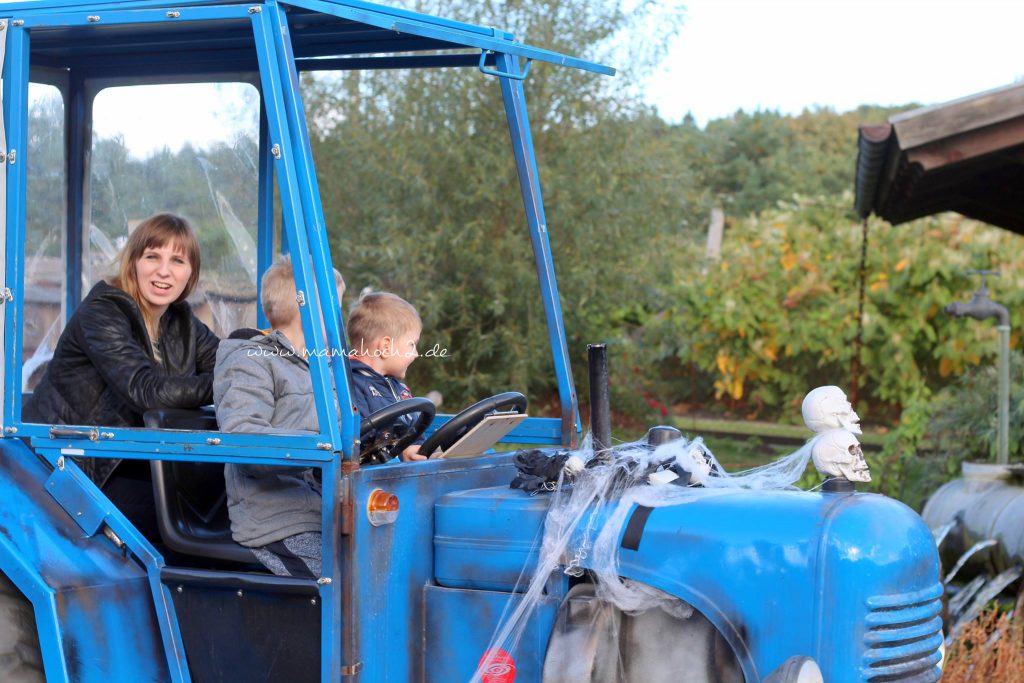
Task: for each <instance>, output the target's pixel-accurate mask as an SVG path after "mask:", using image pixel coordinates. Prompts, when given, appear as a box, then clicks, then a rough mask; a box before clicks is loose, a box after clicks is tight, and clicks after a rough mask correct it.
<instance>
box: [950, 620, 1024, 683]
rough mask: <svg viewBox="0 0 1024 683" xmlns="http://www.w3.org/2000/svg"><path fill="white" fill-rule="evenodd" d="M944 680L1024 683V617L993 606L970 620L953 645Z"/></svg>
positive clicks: (977, 682) (964, 682)
mask: <svg viewBox="0 0 1024 683" xmlns="http://www.w3.org/2000/svg"><path fill="white" fill-rule="evenodd" d="M942 683H1024V617H1022V616H1017V618H1015V619H1010V618H1009V615H1007V614H1006V613H1005V612H1004V613H1000V612H999V611H997V610H990V611H988V612H985V613H983V614H982V615H981V616H979V617H978V618H977V619H975V620H974V621H972V622H971V623H970V624H968V625H967V627H966V628H964V630H963V632H962V633H961V634H960V636H959V638H957V639H956V640H955V641H954V642H953V645H952V646H951V647H950V648H949V652H948V653H947V656H946V664H945V666H944V667H943V673H942Z"/></svg>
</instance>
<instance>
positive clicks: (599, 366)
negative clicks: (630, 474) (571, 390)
mask: <svg viewBox="0 0 1024 683" xmlns="http://www.w3.org/2000/svg"><path fill="white" fill-rule="evenodd" d="M587 366H588V369H589V370H590V433H591V435H592V436H593V437H594V453H601V452H602V451H607V450H608V449H609V448H611V445H612V418H611V406H610V404H609V401H608V349H607V348H606V347H605V345H604V344H589V345H588V346H587Z"/></svg>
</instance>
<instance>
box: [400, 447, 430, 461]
mask: <svg viewBox="0 0 1024 683" xmlns="http://www.w3.org/2000/svg"><path fill="white" fill-rule="evenodd" d="M398 458H399V459H400V460H401V461H402V462H410V461H412V460H426V459H427V456H425V455H421V454H420V447H419V446H418V445H416V444H413V445H412V446H409V447H408V448H406V449H405V450H404V451H402V454H401V455H400V456H398Z"/></svg>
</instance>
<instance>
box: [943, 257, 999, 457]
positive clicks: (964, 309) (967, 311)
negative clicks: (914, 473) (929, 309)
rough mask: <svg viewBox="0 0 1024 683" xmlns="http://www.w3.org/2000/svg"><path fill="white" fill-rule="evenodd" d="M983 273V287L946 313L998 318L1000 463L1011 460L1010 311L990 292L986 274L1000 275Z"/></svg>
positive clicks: (980, 273)
mask: <svg viewBox="0 0 1024 683" xmlns="http://www.w3.org/2000/svg"><path fill="white" fill-rule="evenodd" d="M976 272H977V274H979V275H981V276H982V280H981V287H979V288H978V291H976V292H975V293H974V296H973V297H971V300H970V301H969V302H967V303H960V302H959V301H957V302H954V303H951V304H949V305H948V306H946V313H948V314H950V315H952V316H953V317H956V318H959V317H963V316H969V317H971V318H975V319H976V320H984V319H986V318H995V319H996V320H997V321H998V327H997V328H996V329H998V330H999V367H998V368H997V369H998V373H999V382H998V387H997V394H996V401H997V403H996V405H997V416H998V421H999V422H998V432H997V436H996V463H998V464H1000V465H1006V464H1008V463H1009V462H1010V445H1009V444H1010V312H1009V311H1008V310H1007V309H1006V306H1003V305H1002V304H997V303H996V302H995V301H993V300H992V299H991V298H990V297H989V295H988V287H986V286H985V276H986V275H998V273H993V272H991V271H976Z"/></svg>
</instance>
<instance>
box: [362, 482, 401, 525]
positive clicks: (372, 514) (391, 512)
mask: <svg viewBox="0 0 1024 683" xmlns="http://www.w3.org/2000/svg"><path fill="white" fill-rule="evenodd" d="M366 518H367V519H368V520H369V522H370V524H372V525H373V526H381V525H382V524H394V522H395V520H396V519H398V496H396V495H395V494H393V493H388V492H387V491H385V490H383V489H374V490H373V491H372V492H371V493H370V497H369V498H368V499H367V501H366Z"/></svg>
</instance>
